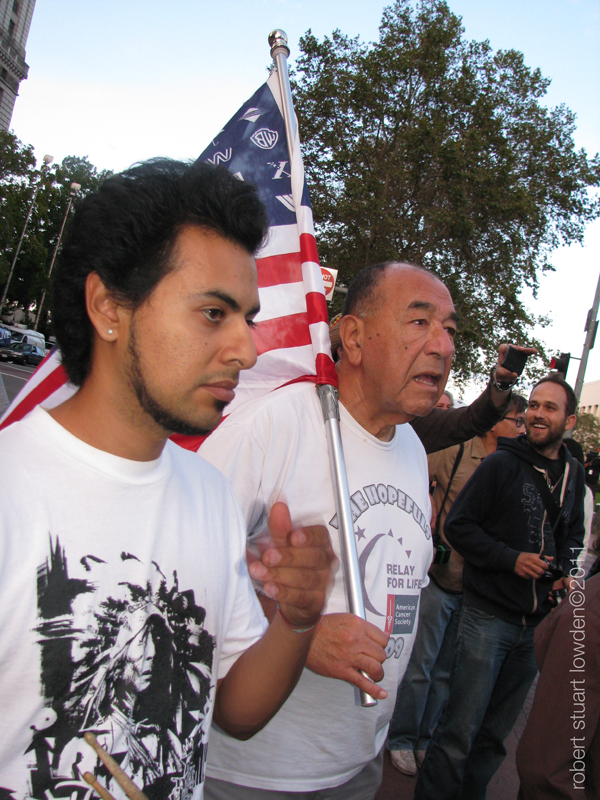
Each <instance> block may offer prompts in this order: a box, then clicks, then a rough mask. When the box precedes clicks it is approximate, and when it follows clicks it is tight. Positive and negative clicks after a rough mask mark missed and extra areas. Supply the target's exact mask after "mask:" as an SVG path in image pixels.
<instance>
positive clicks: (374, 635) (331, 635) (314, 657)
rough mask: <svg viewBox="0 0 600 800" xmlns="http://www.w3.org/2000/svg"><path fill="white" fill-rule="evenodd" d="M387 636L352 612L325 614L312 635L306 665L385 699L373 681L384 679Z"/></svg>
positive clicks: (372, 695)
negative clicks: (367, 676)
mask: <svg viewBox="0 0 600 800" xmlns="http://www.w3.org/2000/svg"><path fill="white" fill-rule="evenodd" d="M389 638H390V637H389V634H388V633H384V631H382V630H380V629H379V628H378V627H377V626H376V625H372V624H371V623H370V622H366V621H365V620H364V619H361V618H360V617H357V616H355V615H354V614H326V615H325V616H324V617H323V619H322V620H321V622H320V624H319V627H318V628H317V630H316V631H315V635H314V636H313V640H312V644H311V646H310V652H309V654H308V658H307V659H306V666H307V667H308V668H309V669H311V670H312V671H313V672H316V673H317V674H319V675H324V676H325V677H326V678H338V679H339V680H342V681H347V682H348V683H352V684H354V685H355V686H358V688H359V689H363V690H364V691H365V692H367V694H370V695H371V697H374V698H375V699H376V700H384V699H385V698H386V697H387V692H386V691H385V689H382V688H381V686H377V685H376V683H374V682H375V681H380V680H381V679H382V678H383V667H382V664H383V662H384V661H385V659H386V653H385V646H386V645H387V643H388V639H389ZM362 672H366V674H367V675H369V676H370V677H371V679H372V680H369V679H368V678H366V677H365V676H364V675H363V674H362Z"/></svg>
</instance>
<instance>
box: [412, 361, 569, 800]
mask: <svg viewBox="0 0 600 800" xmlns="http://www.w3.org/2000/svg"><path fill="white" fill-rule="evenodd" d="M576 408H577V399H576V397H575V394H574V392H573V390H572V388H571V387H570V386H569V385H568V384H567V383H565V381H564V380H563V379H562V378H561V377H560V376H558V375H556V374H550V375H548V376H547V377H546V378H543V379H542V380H541V381H539V382H538V383H537V384H536V385H535V386H534V388H533V391H532V392H531V397H530V399H529V407H528V409H527V411H526V412H525V427H526V431H527V433H526V435H523V436H519V437H517V438H516V439H505V438H500V439H499V440H498V449H497V451H496V452H495V453H493V454H492V455H490V456H488V457H487V458H486V459H485V461H484V462H483V463H482V464H481V466H480V467H479V468H478V469H477V470H476V472H475V473H474V475H473V477H472V478H471V479H470V480H469V481H468V483H467V484H466V486H465V487H464V489H463V491H462V492H461V494H460V495H459V496H458V498H457V499H456V501H455V502H454V505H453V506H452V509H451V511H450V513H449V514H448V517H447V519H446V523H445V526H444V533H445V535H446V538H447V539H448V541H449V542H450V544H451V545H452V546H453V547H455V548H456V550H458V552H459V553H460V554H461V555H462V556H463V557H464V559H465V566H464V573H463V586H464V604H463V609H462V614H461V620H460V627H459V633H458V638H457V643H456V652H455V656H454V661H453V664H452V672H451V677H450V697H449V700H448V705H447V706H446V710H445V712H444V715H443V717H442V719H441V721H440V724H439V725H438V727H437V729H436V731H435V734H434V737H433V739H432V741H431V744H430V746H429V748H428V750H427V756H426V758H425V761H424V762H423V766H422V769H421V772H420V774H419V780H418V782H417V786H416V789H415V800H431V798H435V800H483V798H485V795H486V789H487V785H488V783H489V781H490V779H491V778H492V776H493V775H494V773H495V772H496V770H497V769H498V767H499V766H500V764H501V763H502V760H503V759H504V757H505V755H506V749H505V747H504V740H505V738H506V737H507V736H508V734H509V733H510V731H511V730H512V728H513V725H514V723H515V721H516V718H517V716H518V714H519V711H520V710H521V708H522V705H523V702H524V700H525V698H526V696H527V693H528V691H529V688H530V686H531V684H532V682H533V680H534V678H535V675H536V673H537V665H536V660H535V654H534V650H533V632H534V630H535V626H536V625H537V624H538V622H540V621H541V620H542V619H543V618H544V617H545V616H546V614H548V613H549V611H550V610H551V608H552V607H553V605H555V603H556V601H555V599H554V598H555V596H556V595H553V591H556V590H560V589H563V588H567V589H568V588H569V585H570V574H571V570H572V569H573V568H574V567H576V559H577V556H578V554H579V551H580V550H581V546H582V543H583V535H584V528H583V497H584V475H583V470H582V468H581V465H580V464H578V463H577V462H576V461H575V460H574V459H572V458H571V455H570V453H569V452H568V451H567V448H566V447H564V446H563V444H562V437H563V434H564V433H565V431H566V430H570V429H571V428H573V426H574V425H575V421H576V417H575V411H576Z"/></svg>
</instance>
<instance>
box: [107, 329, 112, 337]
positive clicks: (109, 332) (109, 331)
mask: <svg viewBox="0 0 600 800" xmlns="http://www.w3.org/2000/svg"><path fill="white" fill-rule="evenodd" d="M106 332H107V333H108V335H109V336H112V332H113V329H112V328H109V329H108V330H107V331H106Z"/></svg>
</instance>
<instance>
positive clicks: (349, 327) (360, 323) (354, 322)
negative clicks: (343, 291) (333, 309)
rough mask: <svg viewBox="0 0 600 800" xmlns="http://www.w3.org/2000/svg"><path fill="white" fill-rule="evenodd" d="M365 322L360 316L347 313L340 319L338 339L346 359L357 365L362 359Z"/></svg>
mask: <svg viewBox="0 0 600 800" xmlns="http://www.w3.org/2000/svg"><path fill="white" fill-rule="evenodd" d="M364 332H365V323H364V320H363V319H361V318H360V317H354V316H353V315H352V314H347V315H346V316H345V317H342V319H341V321H340V340H341V342H342V348H343V351H344V354H345V356H346V358H347V359H348V361H349V362H350V363H351V364H352V365H353V366H357V365H358V364H360V363H361V361H362V344H363V341H364Z"/></svg>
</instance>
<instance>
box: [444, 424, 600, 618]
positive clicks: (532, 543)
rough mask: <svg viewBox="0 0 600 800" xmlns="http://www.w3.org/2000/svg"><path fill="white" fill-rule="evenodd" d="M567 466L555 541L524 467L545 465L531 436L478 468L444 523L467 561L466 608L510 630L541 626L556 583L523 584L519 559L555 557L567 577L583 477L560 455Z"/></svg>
mask: <svg viewBox="0 0 600 800" xmlns="http://www.w3.org/2000/svg"><path fill="white" fill-rule="evenodd" d="M561 459H563V464H564V465H565V471H564V475H565V476H566V483H565V478H564V477H563V482H562V483H563V486H562V492H561V494H562V509H561V515H560V519H559V521H558V523H557V525H556V528H555V530H554V533H552V525H551V523H550V520H549V519H548V517H547V514H546V512H545V509H544V504H543V502H542V499H541V497H540V494H539V492H538V490H537V488H536V486H535V484H534V481H533V479H532V477H531V474H530V471H529V469H528V467H527V466H526V462H528V463H529V464H532V465H534V466H536V467H538V468H541V469H543V468H544V466H545V463H544V462H546V459H542V458H541V457H540V456H539V454H538V453H537V452H536V451H535V450H534V449H533V448H531V447H530V446H529V444H528V443H527V438H526V436H519V437H517V438H516V439H506V438H504V437H500V438H499V439H498V449H497V450H496V452H495V453H492V454H491V455H489V456H488V457H487V458H486V459H485V460H484V461H483V462H482V464H481V465H480V466H479V467H478V468H477V470H476V471H475V473H474V474H473V476H472V477H471V479H470V480H469V481H468V482H467V484H466V485H465V487H464V489H463V490H462V492H461V493H460V494H459V496H458V497H457V498H456V500H455V501H454V504H453V506H452V508H451V510H450V513H449V514H448V516H447V518H446V523H445V525H444V533H445V535H446V538H447V539H448V541H449V542H450V544H451V545H452V547H455V548H456V550H458V552H459V553H460V554H461V555H462V556H463V557H464V559H465V567H464V572H463V586H464V597H465V603H467V604H468V605H472V606H475V607H476V608H479V609H480V610H482V611H486V612H488V613H490V614H493V615H494V616H497V617H500V619H504V620H505V621H507V622H513V623H515V624H526V625H537V623H538V622H539V621H540V620H541V619H542V618H543V617H544V616H545V615H546V614H547V613H548V612H549V611H550V610H551V608H552V606H551V604H550V602H549V601H548V593H549V591H550V590H551V588H552V583H553V582H554V580H553V578H545V577H542V578H539V579H537V580H532V579H526V578H521V577H519V576H518V575H517V574H516V573H515V571H514V568H515V563H516V561H517V557H518V556H519V554H520V553H522V552H526V553H538V554H539V555H544V556H554V560H553V561H552V564H554V565H557V566H559V567H560V568H561V569H562V570H563V571H564V572H565V574H568V573H569V570H570V569H571V568H572V567H573V566H575V561H576V559H577V556H578V555H579V552H580V550H581V547H582V544H583V535H584V528H583V499H584V492H585V485H584V476H583V469H582V467H581V465H580V464H579V463H577V461H575V460H574V459H572V458H571V455H570V453H569V452H568V451H567V449H566V447H564V446H563V447H562V449H561Z"/></svg>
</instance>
